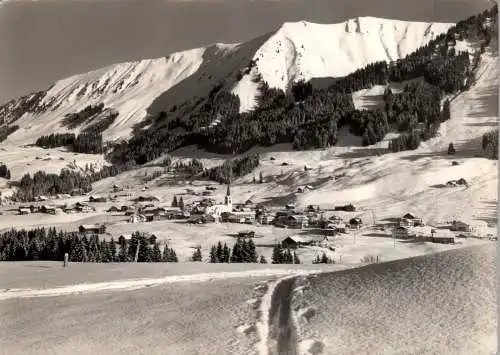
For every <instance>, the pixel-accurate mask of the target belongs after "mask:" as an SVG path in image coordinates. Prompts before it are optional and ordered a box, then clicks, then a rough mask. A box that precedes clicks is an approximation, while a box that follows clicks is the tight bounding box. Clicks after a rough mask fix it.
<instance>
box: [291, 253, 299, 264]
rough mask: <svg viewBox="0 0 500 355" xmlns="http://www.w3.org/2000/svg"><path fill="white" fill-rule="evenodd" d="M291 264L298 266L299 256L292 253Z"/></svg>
mask: <svg viewBox="0 0 500 355" xmlns="http://www.w3.org/2000/svg"><path fill="white" fill-rule="evenodd" d="M293 263H294V264H300V263H301V262H300V259H299V256H298V255H297V254H296V253H295V252H293Z"/></svg>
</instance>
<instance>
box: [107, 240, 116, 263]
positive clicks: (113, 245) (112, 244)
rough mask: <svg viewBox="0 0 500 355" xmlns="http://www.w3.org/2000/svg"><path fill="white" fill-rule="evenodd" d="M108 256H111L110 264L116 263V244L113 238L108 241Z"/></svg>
mask: <svg viewBox="0 0 500 355" xmlns="http://www.w3.org/2000/svg"><path fill="white" fill-rule="evenodd" d="M109 254H110V256H111V260H110V261H111V262H113V261H116V258H117V255H116V243H115V240H114V238H113V237H111V240H110V241H109Z"/></svg>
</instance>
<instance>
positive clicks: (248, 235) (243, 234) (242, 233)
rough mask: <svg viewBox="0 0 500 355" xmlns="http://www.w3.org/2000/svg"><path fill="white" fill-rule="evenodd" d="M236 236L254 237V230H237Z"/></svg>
mask: <svg viewBox="0 0 500 355" xmlns="http://www.w3.org/2000/svg"><path fill="white" fill-rule="evenodd" d="M238 238H255V232H254V231H241V232H238Z"/></svg>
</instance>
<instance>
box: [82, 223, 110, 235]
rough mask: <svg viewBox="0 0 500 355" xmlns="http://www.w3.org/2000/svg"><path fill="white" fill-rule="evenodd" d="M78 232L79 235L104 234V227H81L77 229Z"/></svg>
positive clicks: (95, 225) (96, 225)
mask: <svg viewBox="0 0 500 355" xmlns="http://www.w3.org/2000/svg"><path fill="white" fill-rule="evenodd" d="M78 231H79V232H80V233H85V234H87V233H93V234H103V233H104V232H106V227H105V226H103V225H98V224H94V225H81V226H80V227H78Z"/></svg>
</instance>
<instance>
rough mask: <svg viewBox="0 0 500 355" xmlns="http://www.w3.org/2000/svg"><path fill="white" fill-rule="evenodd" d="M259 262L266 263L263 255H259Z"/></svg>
mask: <svg viewBox="0 0 500 355" xmlns="http://www.w3.org/2000/svg"><path fill="white" fill-rule="evenodd" d="M259 263H261V264H267V260H266V258H265V257H264V255H261V256H260V260H259Z"/></svg>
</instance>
